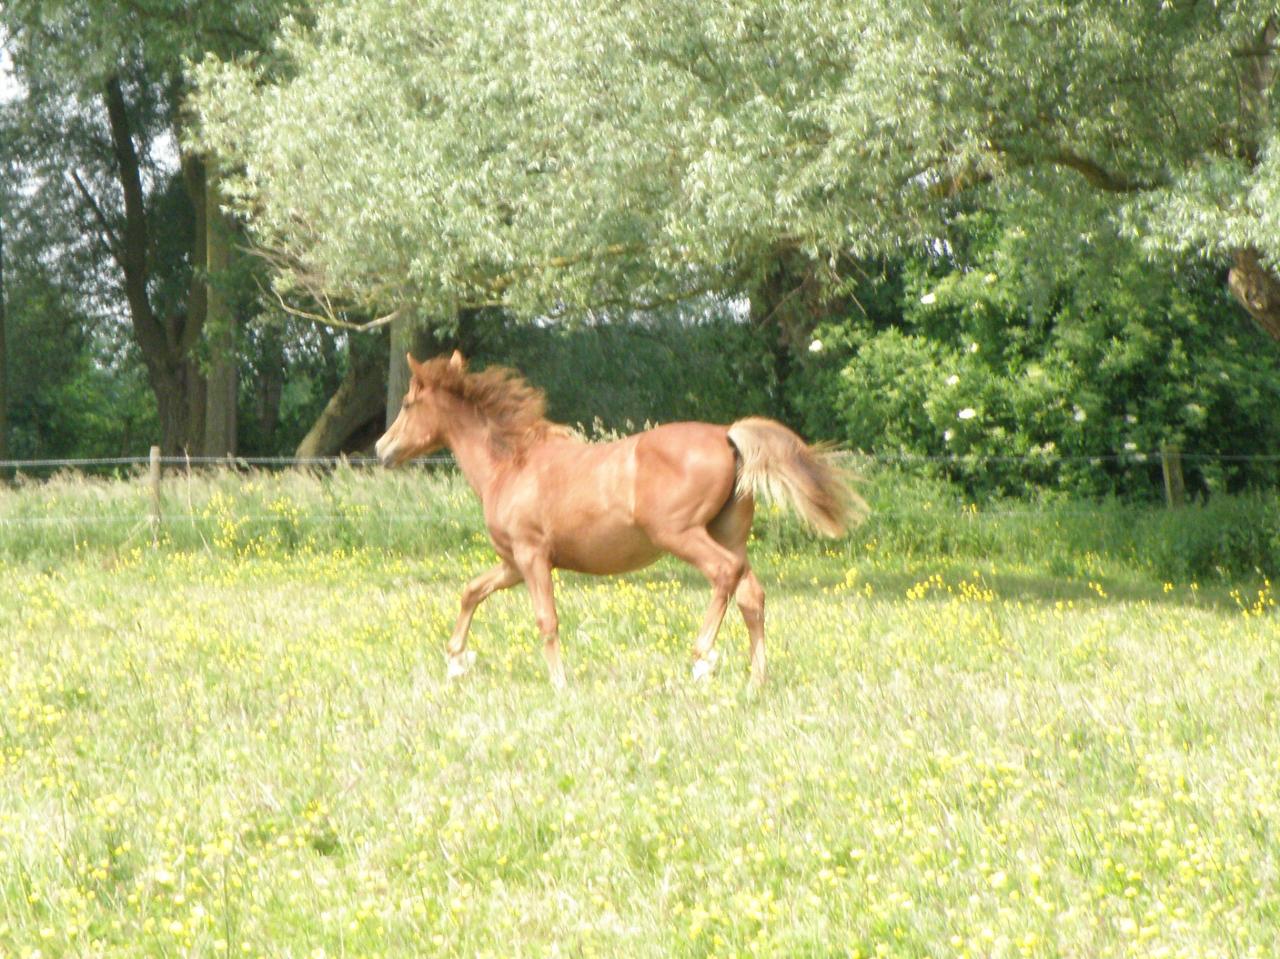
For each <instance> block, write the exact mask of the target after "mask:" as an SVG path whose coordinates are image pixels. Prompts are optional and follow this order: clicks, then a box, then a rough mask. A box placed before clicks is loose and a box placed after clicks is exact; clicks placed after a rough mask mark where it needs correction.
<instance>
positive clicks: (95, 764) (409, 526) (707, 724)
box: [0, 471, 1280, 959]
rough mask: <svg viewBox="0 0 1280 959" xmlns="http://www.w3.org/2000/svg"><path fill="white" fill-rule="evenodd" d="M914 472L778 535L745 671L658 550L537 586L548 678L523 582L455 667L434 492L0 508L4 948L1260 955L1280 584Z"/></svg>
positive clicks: (1270, 852) (765, 560)
mask: <svg viewBox="0 0 1280 959" xmlns="http://www.w3.org/2000/svg"><path fill="white" fill-rule="evenodd" d="M904 488H905V487H904V486H903V485H902V484H895V483H894V482H893V481H891V480H885V481H882V482H880V484H879V485H875V484H874V483H873V489H872V496H871V499H872V502H873V505H875V506H877V507H878V508H879V509H880V514H879V515H878V517H876V518H873V519H872V520H871V521H870V522H869V523H868V524H867V526H866V527H865V528H864V529H862V530H860V531H859V532H858V533H857V534H856V535H855V536H854V537H852V538H850V539H849V540H847V541H844V542H840V543H836V544H834V545H830V544H820V543H818V542H816V541H811V540H808V539H806V538H804V537H801V536H800V535H799V534H798V533H797V532H796V530H795V529H794V528H793V527H791V526H790V525H789V524H787V523H786V522H785V521H784V520H781V519H779V518H777V517H775V516H772V515H766V516H764V517H763V518H762V520H761V522H760V524H759V529H760V531H761V534H762V541H761V542H760V543H758V544H757V546H756V548H755V563H756V567H757V569H758V571H759V572H760V574H761V579H762V581H763V582H764V584H765V588H766V590H767V591H768V601H767V602H768V613H767V615H768V625H769V631H770V644H769V657H770V669H771V681H770V685H769V687H768V688H767V689H766V690H765V691H764V692H763V693H761V694H759V695H753V694H751V693H750V692H749V691H748V689H747V686H746V653H745V631H744V630H743V628H742V626H741V622H740V620H739V619H738V618H737V616H736V614H735V613H733V612H732V611H731V614H730V616H729V617H728V618H727V619H726V628H725V629H724V631H723V632H722V634H721V649H722V651H723V653H724V657H723V658H722V667H721V669H720V671H719V673H718V674H717V675H716V676H715V678H714V679H713V680H712V681H711V682H710V683H707V684H702V685H695V684H693V683H691V682H690V680H689V678H688V667H689V656H688V647H689V643H690V641H691V640H692V637H693V634H694V632H695V631H696V627H697V623H698V622H699V620H700V617H701V614H702V610H703V607H704V604H705V602H706V599H707V595H708V593H707V589H706V587H705V586H704V585H703V584H702V583H701V582H699V581H698V580H697V579H695V577H694V576H693V575H692V574H690V573H688V572H686V571H685V570H684V569H682V568H680V567H679V566H677V565H675V564H672V563H669V562H668V563H663V564H660V565H658V566H656V567H654V568H652V569H651V570H649V571H646V572H644V573H641V574H637V575H633V576H631V577H627V578H623V579H613V580H593V579H589V578H584V577H577V576H572V575H563V576H559V577H558V579H557V587H558V599H559V606H560V611H561V622H562V636H563V640H564V649H565V654H566V658H567V664H568V667H569V670H570V688H569V690H568V691H567V693H566V694H564V695H562V696H559V697H557V696H555V695H553V693H552V691H551V689H550V687H549V684H548V683H547V681H546V677H545V675H544V667H543V663H542V658H541V655H540V653H539V650H538V643H537V640H536V635H535V630H534V627H533V622H532V616H531V614H530V611H529V609H528V597H527V595H526V594H525V593H524V591H523V590H522V589H516V590H512V591H510V592H508V593H504V594H499V595H497V596H495V597H494V598H493V599H491V600H490V601H489V602H488V603H487V604H485V605H484V606H483V607H481V609H480V611H479V613H478V615H477V618H476V624H475V628H474V630H473V634H472V648H474V649H476V650H477V652H478V653H479V660H478V662H477V665H476V668H475V670H474V671H473V672H472V674H471V675H469V676H468V677H467V678H466V679H465V680H463V681H462V682H460V683H456V684H452V685H450V684H447V683H446V682H445V679H444V662H443V658H442V653H441V647H442V643H443V641H444V638H445V637H446V635H447V633H448V631H449V628H450V626H451V625H452V620H453V616H454V613H455V610H456V603H457V596H458V592H459V589H460V587H461V585H462V583H463V582H464V581H465V579H466V577H467V576H468V574H470V573H472V572H474V571H476V570H479V569H481V568H483V567H484V566H486V565H488V564H489V563H490V562H491V558H490V554H489V553H488V551H487V548H486V546H485V544H484V541H483V537H482V535H480V530H481V525H480V521H479V515H478V512H477V511H476V509H475V507H474V505H473V504H472V503H471V501H470V494H469V492H467V491H466V490H465V489H464V488H462V487H461V486H460V485H459V484H458V483H457V482H456V481H455V480H453V479H451V478H449V477H448V476H436V477H427V476H424V475H423V474H421V473H415V472H402V473H398V474H381V473H379V474H373V475H365V474H360V473H358V472H353V471H339V473H338V474H335V475H334V476H332V477H329V478H327V479H318V478H307V477H299V476H282V477H274V476H251V477H247V478H245V477H237V476H233V475H221V476H215V477H211V478H209V477H206V478H195V479H187V480H178V481H173V482H170V483H169V485H168V486H167V488H166V494H165V496H166V501H165V511H166V517H167V518H166V522H165V524H164V525H163V527H162V529H161V534H162V535H161V543H160V545H159V546H158V547H154V548H153V547H152V546H151V543H150V532H149V529H148V527H147V525H146V523H145V521H143V520H142V517H144V516H145V510H146V495H145V491H143V490H142V489H141V488H140V487H139V485H138V484H136V483H127V482H115V483H110V482H106V483H85V482H83V481H78V480H69V479H68V480H59V481H55V482H53V483H50V484H47V485H37V486H30V487H25V488H20V489H17V490H10V491H8V492H3V493H0V522H2V523H3V524H4V525H3V526H0V555H3V556H5V557H6V560H5V567H4V573H5V575H4V576H3V577H2V578H0V624H2V629H3V643H2V644H0V955H17V956H31V955H37V954H38V955H42V956H62V955H69V956H81V955H83V956H96V955H138V956H183V955H191V956H260V955H266V956H277V955H278V956H302V957H311V956H331V957H332V956H375V955H380V956H411V955H424V954H426V955H430V954H439V955H457V956H473V955H494V956H552V955H561V956H572V955H584V956H586V955H608V956H671V955H675V956H683V955H690V956H693V955H696V956H704V955H706V956H709V955H719V956H731V955H759V956H828V955H832V956H835V955H839V956H901V957H914V956H984V957H985V956H991V957H997V956H1007V957H1015V956H1043V957H1048V956H1068V957H1081V959H1084V957H1102V956H1115V957H1122V956H1152V957H1159V956H1186V957H1215V956H1222V957H1238V956H1259V957H1261V956H1269V955H1274V954H1275V948H1276V942H1277V939H1276V936H1277V933H1276V930H1277V928H1280V717H1278V715H1277V712H1278V706H1280V628H1278V624H1277V619H1276V615H1275V614H1274V612H1273V611H1272V609H1273V606H1274V602H1273V599H1272V589H1271V586H1270V584H1269V582H1268V581H1267V580H1266V579H1265V578H1264V574H1265V572H1266V571H1265V570H1262V571H1260V572H1258V573H1253V574H1246V575H1235V574H1232V575H1220V576H1218V577H1216V578H1212V579H1206V580H1204V581H1201V580H1199V579H1196V580H1193V579H1189V578H1188V579H1177V578H1176V577H1175V578H1171V579H1167V580H1166V578H1165V577H1164V576H1163V575H1161V570H1162V567H1161V566H1160V564H1161V563H1165V562H1173V561H1172V560H1170V559H1169V557H1176V558H1183V557H1185V555H1187V554H1189V552H1190V551H1191V546H1190V545H1189V542H1190V539H1191V538H1193V536H1200V537H1202V538H1205V537H1208V538H1212V536H1211V534H1210V532H1206V528H1212V530H1213V533H1212V535H1213V536H1217V537H1218V539H1221V536H1222V535H1223V534H1222V529H1221V528H1220V527H1221V526H1222V524H1221V522H1220V521H1219V520H1215V519H1214V517H1213V516H1212V515H1209V516H1207V517H1206V516H1199V517H1198V518H1192V519H1188V520H1186V521H1185V523H1186V524H1187V525H1185V526H1178V527H1169V526H1168V523H1170V522H1172V521H1170V520H1168V519H1166V518H1164V517H1162V516H1157V515H1155V514H1151V515H1148V514H1145V513H1140V512H1135V513H1126V512H1124V511H1119V512H1117V510H1118V508H1113V509H1112V510H1111V511H1110V512H1107V511H1106V510H1103V511H1101V512H1099V511H1096V510H1094V511H1089V512H1088V513H1087V515H1082V516H1078V517H1077V516H1076V514H1075V513H1072V512H1070V511H1069V510H1066V509H1065V508H1063V509H1059V510H1058V511H1057V512H1055V511H1054V510H1052V509H1049V510H1047V511H1040V510H1031V509H1028V508H1026V507H1022V508H1020V509H1014V508H1010V509H1008V510H1006V511H1005V512H1003V513H999V512H997V513H995V514H990V515H989V514H988V513H987V512H986V511H981V510H975V509H973V508H972V507H970V508H968V509H962V508H960V507H959V504H955V503H943V502H933V501H931V500H929V499H928V496H926V495H925V494H921V493H920V492H919V491H918V490H912V491H910V492H911V504H910V509H909V510H907V509H905V507H903V506H902V502H901V500H902V499H903V498H904V497H905V496H906V495H907V494H906V493H904V492H902V490H903V489H904ZM895 508H898V509H899V511H898V512H897V513H895ZM921 517H923V519H922V518H921ZM1073 517H1076V518H1073ZM1126 517H1127V519H1126ZM1179 522H1184V521H1181V520H1180V521H1179ZM1144 524H1145V525H1144ZM1252 528H1253V527H1252V526H1249V528H1248V530H1246V531H1245V533H1242V534H1240V535H1241V536H1244V537H1245V538H1246V539H1248V537H1249V536H1252V535H1253V533H1252V532H1250V530H1252ZM1124 529H1129V530H1130V531H1132V530H1134V529H1146V530H1148V531H1151V530H1156V531H1157V532H1160V531H1163V532H1162V535H1166V536H1170V537H1173V538H1172V540H1171V541H1169V542H1164V543H1159V542H1154V541H1150V542H1148V541H1145V540H1144V541H1142V542H1139V541H1137V540H1133V541H1130V540H1126V539H1125V538H1124V537H1125V535H1130V536H1132V532H1130V534H1125V533H1124V532H1123V530H1124ZM1183 529H1185V530H1190V531H1191V532H1186V533H1185V534H1179V533H1178V530H1183ZM1170 530H1172V532H1170ZM1154 535H1155V534H1154V533H1153V534H1151V536H1152V537H1154ZM1232 535H1233V536H1234V535H1236V534H1234V533H1233V534H1232ZM1179 536H1182V539H1179ZM1206 541H1207V540H1206ZM1215 542H1217V540H1215ZM1211 553H1212V551H1211ZM1219 554H1221V555H1223V556H1225V555H1226V554H1225V553H1221V550H1219V553H1212V555H1219ZM1161 557H1165V558H1164V559H1161ZM1224 569H1225V568H1224Z"/></svg>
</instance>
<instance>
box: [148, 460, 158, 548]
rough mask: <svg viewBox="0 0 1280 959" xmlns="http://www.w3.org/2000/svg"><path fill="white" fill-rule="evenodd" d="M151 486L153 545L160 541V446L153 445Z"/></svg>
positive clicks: (150, 473) (150, 470) (150, 471)
mask: <svg viewBox="0 0 1280 959" xmlns="http://www.w3.org/2000/svg"><path fill="white" fill-rule="evenodd" d="M147 481H148V485H149V486H150V487H151V545H152V546H157V545H159V543H160V447H158V446H153V447H151V464H150V469H149V470H148V473H147Z"/></svg>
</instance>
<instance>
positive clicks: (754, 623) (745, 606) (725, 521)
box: [707, 493, 765, 687]
mask: <svg viewBox="0 0 1280 959" xmlns="http://www.w3.org/2000/svg"><path fill="white" fill-rule="evenodd" d="M754 515H755V501H754V499H753V498H752V496H751V494H749V493H748V494H747V495H745V496H742V497H736V498H734V499H731V500H730V501H729V502H728V503H726V504H725V506H724V509H722V510H721V511H720V512H719V514H717V516H716V518H715V519H713V520H712V521H711V523H710V524H708V526H707V531H708V532H710V533H711V535H712V537H713V538H714V539H715V540H716V542H718V543H720V544H721V545H722V546H724V547H725V548H726V549H728V550H731V551H732V552H734V553H735V554H737V555H738V556H740V557H741V558H742V563H743V572H742V578H741V579H740V580H739V581H738V586H737V589H736V590H735V591H734V598H735V599H736V600H737V602H738V610H739V611H740V612H741V613H742V621H743V622H744V623H745V624H746V627H747V637H748V639H749V640H750V652H749V657H750V661H751V684H752V685H753V686H756V687H760V686H763V685H764V681H765V657H764V587H762V586H761V585H760V580H758V579H757V578H756V574H755V573H754V572H753V571H752V569H751V564H750V563H749V562H748V561H747V540H748V539H749V538H750V536H751V520H752V518H753V517H754Z"/></svg>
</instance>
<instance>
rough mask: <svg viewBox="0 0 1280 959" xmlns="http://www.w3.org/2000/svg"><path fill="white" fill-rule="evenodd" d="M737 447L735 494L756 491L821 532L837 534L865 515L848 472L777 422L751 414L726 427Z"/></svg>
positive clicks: (825, 452)
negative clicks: (785, 505) (794, 512)
mask: <svg viewBox="0 0 1280 959" xmlns="http://www.w3.org/2000/svg"><path fill="white" fill-rule="evenodd" d="M729 442H730V443H732V444H733V446H734V448H735V449H736V450H737V451H738V456H739V457H740V459H741V466H740V467H739V470H738V481H737V485H736V488H735V492H736V495H738V496H739V497H741V496H746V495H747V494H748V493H752V492H758V493H761V494H762V495H764V496H765V497H766V498H767V499H771V500H774V501H775V502H785V503H787V504H789V505H790V506H791V507H792V508H793V509H794V510H795V511H796V512H797V513H799V514H800V516H801V518H802V519H803V520H804V521H805V522H806V523H808V524H809V525H810V526H812V527H813V528H814V529H816V530H817V531H818V532H819V533H822V534H823V535H824V536H831V537H835V536H842V535H844V532H845V530H847V529H848V528H849V526H850V525H852V524H854V523H857V522H860V521H861V520H862V519H863V518H864V517H865V516H866V514H867V512H868V508H867V504H866V502H865V501H864V500H863V499H862V497H861V496H859V495H858V494H857V493H855V492H854V491H853V489H852V488H851V486H850V481H851V477H850V475H849V474H848V473H847V472H846V471H845V470H843V469H841V468H840V467H839V466H837V465H836V464H835V463H834V462H833V461H832V458H831V456H830V454H829V453H828V451H827V450H825V449H822V448H821V447H819V448H817V449H815V448H814V447H811V446H807V445H805V442H804V440H802V439H801V438H800V437H798V436H796V434H795V433H793V432H791V430H789V429H787V428H786V427H785V426H783V425H782V424H781V423H778V422H776V421H774V420H770V419H765V418H763V417H759V416H752V417H749V418H747V419H745V420H738V422H736V423H734V424H733V425H731V426H730V427H729Z"/></svg>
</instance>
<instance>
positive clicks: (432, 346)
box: [385, 318, 437, 426]
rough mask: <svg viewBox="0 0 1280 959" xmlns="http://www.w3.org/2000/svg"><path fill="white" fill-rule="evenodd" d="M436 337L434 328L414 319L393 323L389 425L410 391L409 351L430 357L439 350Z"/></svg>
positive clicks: (388, 398) (389, 374)
mask: <svg viewBox="0 0 1280 959" xmlns="http://www.w3.org/2000/svg"><path fill="white" fill-rule="evenodd" d="M436 347H437V343H436V338H435V337H434V336H432V335H431V331H430V330H428V329H426V328H424V327H423V326H421V325H420V324H418V323H415V322H414V321H413V320H411V319H407V318H406V319H399V320H394V321H393V322H392V324H391V349H390V352H389V353H388V355H387V378H386V381H385V382H386V384H387V402H386V425H387V426H390V425H391V423H392V421H393V420H395V418H396V417H397V416H398V415H400V403H401V401H402V400H403V399H404V394H405V393H407V392H408V391H409V364H408V363H407V362H406V361H405V358H404V356H405V354H406V353H412V354H413V355H414V358H415V359H419V360H424V359H427V358H428V357H429V356H430V355H431V354H433V353H434V352H435V350H436Z"/></svg>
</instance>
